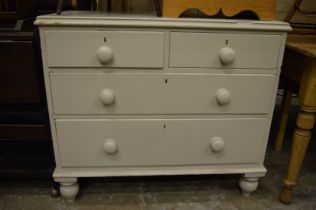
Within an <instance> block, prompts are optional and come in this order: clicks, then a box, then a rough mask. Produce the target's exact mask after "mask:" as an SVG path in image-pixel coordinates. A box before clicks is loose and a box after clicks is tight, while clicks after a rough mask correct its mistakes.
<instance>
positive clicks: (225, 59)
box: [218, 47, 236, 64]
mask: <svg viewBox="0 0 316 210" xmlns="http://www.w3.org/2000/svg"><path fill="white" fill-rule="evenodd" d="M218 55H219V59H220V60H221V62H222V63H223V64H230V63H232V62H233V61H234V60H235V56H236V53H235V51H234V50H233V49H232V48H229V47H224V48H222V49H221V50H220V51H219V54H218Z"/></svg>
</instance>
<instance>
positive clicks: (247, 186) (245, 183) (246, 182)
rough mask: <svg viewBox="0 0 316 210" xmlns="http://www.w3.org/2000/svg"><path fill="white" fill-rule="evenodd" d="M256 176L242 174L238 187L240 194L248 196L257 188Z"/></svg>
mask: <svg viewBox="0 0 316 210" xmlns="http://www.w3.org/2000/svg"><path fill="white" fill-rule="evenodd" d="M258 179H259V178H258V177H245V176H243V177H242V178H241V179H240V181H239V187H240V189H241V190H242V194H243V195H244V196H246V197H249V196H250V194H251V193H252V192H254V191H255V190H256V189H257V188H258Z"/></svg>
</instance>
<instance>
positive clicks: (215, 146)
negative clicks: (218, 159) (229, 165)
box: [210, 137, 225, 152]
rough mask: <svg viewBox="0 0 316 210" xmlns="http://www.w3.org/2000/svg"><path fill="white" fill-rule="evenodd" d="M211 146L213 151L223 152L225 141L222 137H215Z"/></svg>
mask: <svg viewBox="0 0 316 210" xmlns="http://www.w3.org/2000/svg"><path fill="white" fill-rule="evenodd" d="M210 146H211V150H212V151H213V152H221V151H223V150H224V147H225V143H224V141H223V139H222V138H220V137H214V138H212V139H211V141H210Z"/></svg>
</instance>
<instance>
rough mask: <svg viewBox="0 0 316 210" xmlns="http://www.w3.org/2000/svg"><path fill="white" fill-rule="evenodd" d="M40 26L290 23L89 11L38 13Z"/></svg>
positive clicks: (263, 27)
mask: <svg viewBox="0 0 316 210" xmlns="http://www.w3.org/2000/svg"><path fill="white" fill-rule="evenodd" d="M35 24H36V25H39V26H56V27H58V26H107V27H138V28H182V29H186V28H187V29H194V28H196V29H219V30H232V29H233V30H246V31H279V32H282V31H284V32H285V31H289V30H291V27H290V26H289V24H287V23H285V22H281V21H258V20H232V19H201V18H183V19H181V18H164V17H155V16H152V15H124V14H106V13H100V12H90V11H65V12H63V13H62V14H61V15H57V14H49V15H43V16H38V17H37V19H36V21H35Z"/></svg>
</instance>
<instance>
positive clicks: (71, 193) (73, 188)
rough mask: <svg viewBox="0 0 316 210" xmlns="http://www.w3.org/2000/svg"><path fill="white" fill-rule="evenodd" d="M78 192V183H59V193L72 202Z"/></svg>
mask: <svg viewBox="0 0 316 210" xmlns="http://www.w3.org/2000/svg"><path fill="white" fill-rule="evenodd" d="M78 192H79V185H78V183H77V182H75V183H60V194H61V195H62V196H63V197H64V198H65V199H66V200H67V201H68V202H73V201H74V200H75V199H76V196H77V194H78Z"/></svg>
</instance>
